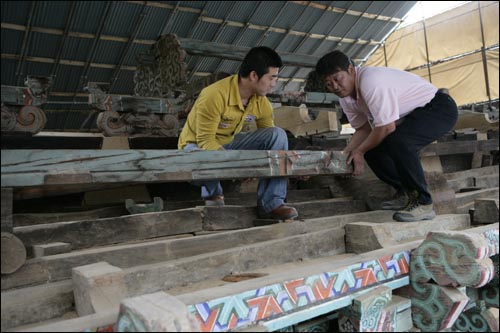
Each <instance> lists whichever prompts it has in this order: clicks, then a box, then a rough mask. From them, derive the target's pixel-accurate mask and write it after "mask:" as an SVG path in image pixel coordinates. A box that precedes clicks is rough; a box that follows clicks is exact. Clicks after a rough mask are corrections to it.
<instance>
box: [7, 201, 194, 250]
mask: <svg viewBox="0 0 500 333" xmlns="http://www.w3.org/2000/svg"><path fill="white" fill-rule="evenodd" d="M201 229H202V220H201V214H200V211H199V210H197V209H186V210H178V211H174V212H159V213H146V214H138V215H130V216H121V217H116V218H105V219H100V220H87V221H73V222H60V223H52V224H41V225H36V226H26V227H17V228H14V234H15V235H16V236H17V237H19V238H20V239H21V240H22V241H23V242H24V244H25V246H26V247H28V250H30V248H31V246H32V245H36V244H46V243H53V242H64V243H69V244H71V247H72V249H73V250H75V249H81V248H87V247H92V246H99V245H107V244H114V243H119V242H127V241H133V240H139V239H147V238H153V237H161V236H169V235H176V234H177V235H178V234H184V233H190V232H195V231H200V230H201ZM82 235H84V236H82Z"/></svg>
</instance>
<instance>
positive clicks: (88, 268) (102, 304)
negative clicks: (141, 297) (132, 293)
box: [72, 262, 127, 317]
mask: <svg viewBox="0 0 500 333" xmlns="http://www.w3.org/2000/svg"><path fill="white" fill-rule="evenodd" d="M123 277H124V272H123V270H122V269H120V268H119V267H115V266H112V265H110V264H108V263H107V262H98V263H94V264H90V265H84V266H79V267H75V268H73V270H72V280H73V293H74V295H75V308H76V312H77V313H78V315H79V316H80V317H82V316H85V315H89V314H92V313H96V312H106V311H107V310H109V309H111V308H116V307H118V306H119V305H120V302H121V300H122V299H123V298H125V297H127V288H126V286H125V282H124V280H123Z"/></svg>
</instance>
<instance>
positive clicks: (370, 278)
mask: <svg viewBox="0 0 500 333" xmlns="http://www.w3.org/2000/svg"><path fill="white" fill-rule="evenodd" d="M354 276H355V277H356V279H361V287H366V286H369V285H370V284H374V283H377V282H378V281H377V277H376V276H375V274H373V270H372V269H371V268H364V269H360V270H359V271H356V272H354Z"/></svg>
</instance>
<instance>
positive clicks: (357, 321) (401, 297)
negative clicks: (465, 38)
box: [1, 136, 498, 331]
mask: <svg viewBox="0 0 500 333" xmlns="http://www.w3.org/2000/svg"><path fill="white" fill-rule="evenodd" d="M457 137H458V136H457ZM476 139H477V137H476V138H474V140H468V141H467V140H466V142H467V145H469V146H473V144H472V143H470V142H469V141H478V140H476ZM338 140H341V139H340V138H339V139H338ZM332 141H335V140H332V139H325V140H322V141H321V142H323V143H325V147H327V145H331V146H335V147H338V146H339V145H338V143H336V142H332ZM458 141H460V140H457V139H456V138H453V140H451V141H449V142H450V143H447V142H444V141H443V142H438V143H436V144H435V145H434V146H429V148H428V149H429V150H427V152H425V151H424V152H422V154H423V156H422V159H423V160H424V166H425V170H426V176H428V181H429V186H430V188H431V190H432V191H433V195H434V197H435V198H436V199H437V203H439V202H441V203H442V205H441V206H439V205H437V210H438V216H437V217H436V218H435V219H434V220H432V221H422V222H418V223H399V222H394V221H393V220H392V214H393V212H391V211H380V210H377V209H376V208H377V206H376V205H377V203H378V202H380V201H381V200H384V199H388V198H390V196H391V194H392V193H391V190H390V189H389V188H388V187H387V186H386V185H385V184H383V183H381V182H380V181H379V180H377V179H376V178H375V177H374V176H373V174H371V173H370V172H369V170H368V172H367V174H366V175H365V176H363V177H354V178H353V177H350V176H349V172H350V169H349V167H348V166H347V165H345V160H343V159H342V155H341V154H340V152H339V151H338V150H336V151H326V150H320V151H288V152H263V151H261V152H248V151H247V152H244V151H240V152H237V151H235V152H197V153H184V152H178V151H175V152H174V151H172V152H170V151H161V152H160V151H154V150H149V151H148V150H142V151H141V150H128V151H125V150H121V151H118V150H93V151H79V152H77V151H64V150H58V151H55V150H54V151H33V150H31V151H30V150H9V151H2V280H1V288H2V300H1V302H2V313H1V319H2V330H3V331H5V330H9V331H49V330H50V331H82V330H116V331H138V330H174V329H175V330H185V331H228V330H240V331H241V330H247V331H263V330H265V331H276V330H288V331H290V330H291V331H303V330H311V329H318V330H321V331H327V330H329V329H331V330H340V331H409V330H415V329H419V330H421V331H436V330H443V329H453V330H475V331H480V330H495V329H496V330H498V327H496V328H495V326H494V324H495V323H498V271H496V272H495V273H496V280H495V274H493V273H492V267H498V160H495V152H497V151H498V141H497V145H496V148H495V146H494V145H493V148H492V147H490V146H486V147H485V148H484V150H482V151H481V150H474V151H472V152H468V151H467V149H463V150H462V151H459V152H457V151H455V150H451V149H452V148H453V145H454V144H456V143H457V142H458ZM484 141H489V139H488V140H484ZM317 142H319V141H316V143H317ZM442 143H444V144H445V145H446V147H447V148H446V149H444V148H439V149H438V147H439V145H440V144H442ZM317 145H318V144H317ZM478 145H479V144H478V143H477V142H476V145H475V146H474V147H475V148H474V149H476V148H477V147H478ZM490 149H491V150H490ZM478 152H480V153H482V154H483V155H482V157H481V159H476V160H477V161H478V162H477V163H476V164H475V167H471V165H472V162H471V161H472V160H473V159H474V156H473V155H474V154H475V153H478ZM247 153H248V154H247ZM425 154H427V156H426V155H425ZM496 154H497V153H496ZM452 155H463V156H462V158H463V159H464V160H467V161H469V162H467V163H465V162H464V163H463V164H460V165H459V166H460V167H457V166H450V165H448V164H447V160H446V159H443V158H442V157H446V156H452ZM485 156H487V157H485ZM479 160H480V161H481V162H480V163H479ZM468 163H470V164H469V165H467V164H468ZM457 169H458V170H457ZM221 170H222V171H223V173H221ZM302 175H310V176H311V179H309V180H307V181H305V180H300V179H297V178H294V177H296V176H302ZM269 176H285V177H288V179H289V192H288V197H287V202H288V203H289V204H291V205H293V206H295V207H297V209H298V211H299V219H298V220H297V221H287V222H284V221H269V220H261V219H259V218H258V216H257V207H256V193H255V192H256V185H257V181H255V180H252V181H250V182H247V181H242V179H245V178H249V177H269ZM211 178H221V179H223V186H224V188H225V195H226V206H224V207H205V206H203V201H201V200H200V198H199V188H198V187H196V186H194V185H192V184H191V183H190V182H191V181H193V180H194V181H196V180H201V179H211ZM127 199H128V200H127ZM495 199H496V201H495ZM27 201H29V202H30V204H29V205H25V204H23V203H24V202H27ZM37 202H39V203H40V204H38V205H37V204H36V203H37ZM495 205H496V206H495ZM495 207H496V210H495ZM495 212H496V213H497V214H496V215H495ZM452 231H453V232H452ZM4 235H5V238H4ZM7 237H10V238H8V239H7ZM14 237H15V238H14ZM4 239H6V240H7V242H10V244H14V241H12V240H13V239H17V240H18V241H19V242H18V243H17V244H18V246H17V250H16V251H14V250H15V249H16V247H15V246H10V247H9V249H10V250H9V251H10V252H9V253H8V254H9V256H4V251H5V250H6V249H5V248H4ZM429 242H431V243H429ZM448 243H454V244H462V245H463V246H461V247H460V248H463V249H467V250H466V251H465V250H464V253H463V254H460V253H456V252H453V249H451V248H447V247H446V246H445V245H446V244H448ZM19 244H21V245H19ZM429 244H430V245H429ZM435 244H442V245H441V248H440V249H439V252H437V253H427V252H426V249H429V248H437V247H436V245H435ZM443 244H444V245H443ZM485 244H486V245H485ZM22 250H24V253H25V254H24V256H25V257H24V258H25V259H24V260H19V258H21V257H22ZM434 255H439V258H441V261H439V262H436V261H432V262H434V263H435V264H440V265H441V266H439V267H437V266H436V267H429V265H428V263H429V261H428V260H427V259H429V258H432V256H434ZM454 256H459V257H460V258H461V259H460V260H458V261H457V258H456V257H454ZM12 258H15V259H17V261H15V260H12ZM463 258H466V259H467V260H464V259H463ZM4 260H6V262H8V263H11V264H10V266H4ZM419 260H420V261H421V262H422V264H418V263H420V261H419ZM488 260H490V261H488ZM495 260H496V261H495ZM457 262H458V263H459V264H457ZM491 262H493V263H496V264H491ZM417 264H418V265H417ZM495 265H496V266H495ZM15 266H18V267H15ZM4 267H10V272H4V271H3V269H4ZM443 267H445V268H447V267H452V270H451V272H452V273H453V272H455V273H454V274H451V275H450V276H447V275H446V272H448V271H447V270H446V269H444V268H443ZM457 272H458V273H460V274H458V273H457ZM476 272H484V273H481V274H479V278H478V277H477V275H474V276H472V275H469V273H470V274H472V273H476ZM431 273H432V274H431ZM457 274H458V275H460V276H461V277H462V278H461V279H460V280H452V277H453V276H456V275H457ZM422 285H423V286H424V287H422ZM419 288H420V289H419ZM419 290H420V291H421V292H419ZM422 290H423V291H422ZM435 290H437V291H436V292H437V293H438V295H440V296H439V297H438V298H437V299H433V302H434V303H433V304H435V307H436V308H439V309H445V310H446V311H445V310H443V311H436V312H435V313H425V312H423V310H422V306H419V301H420V302H421V303H420V304H422V302H424V303H425V302H426V299H427V298H426V297H428V294H427V293H428V292H432V291H435ZM464 291H465V294H464ZM491 293H493V294H491ZM494 293H496V295H497V296H496V303H495V302H494V300H495V296H493V297H492V296H491V295H495V294H494ZM492 300H493V301H492ZM450 309H454V310H453V311H450ZM495 309H496V310H495ZM424 310H425V309H424ZM415 314H418V315H415ZM478 315H479V316H480V317H481V318H483V319H482V320H481V321H480V322H474V321H472V320H471V319H470V318H475V316H478ZM465 327H467V328H465Z"/></svg>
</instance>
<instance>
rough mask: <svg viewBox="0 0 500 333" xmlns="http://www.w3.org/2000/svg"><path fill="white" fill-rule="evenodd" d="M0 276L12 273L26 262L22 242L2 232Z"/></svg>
mask: <svg viewBox="0 0 500 333" xmlns="http://www.w3.org/2000/svg"><path fill="white" fill-rule="evenodd" d="M1 248H2V252H1V256H2V274H10V273H14V272H15V271H17V270H18V269H19V267H21V266H22V265H23V264H24V262H25V261H26V249H25V248H24V244H23V242H22V241H21V240H20V239H19V238H17V237H16V236H14V235H13V234H11V233H10V232H2V247H1Z"/></svg>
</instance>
